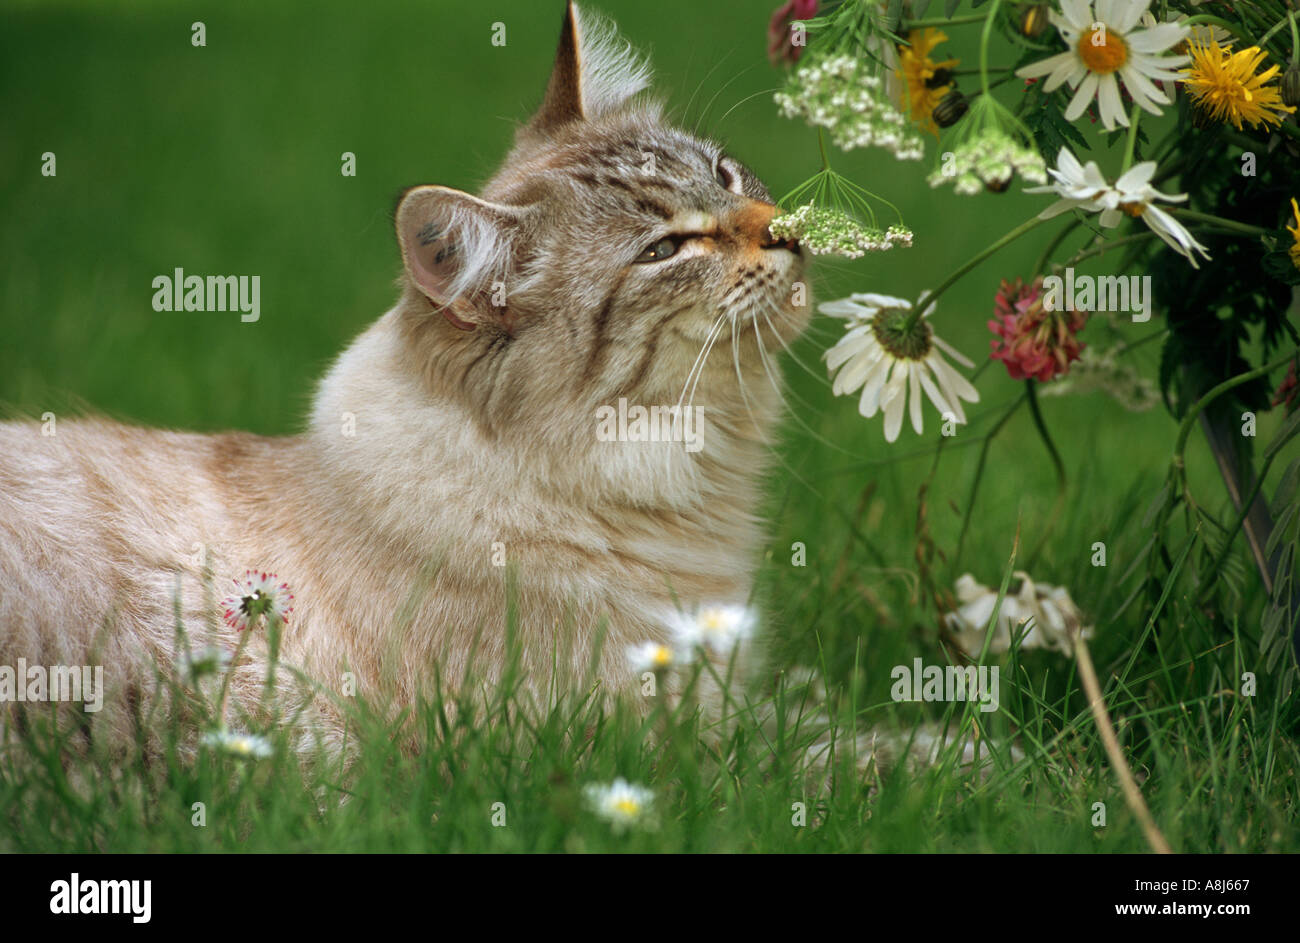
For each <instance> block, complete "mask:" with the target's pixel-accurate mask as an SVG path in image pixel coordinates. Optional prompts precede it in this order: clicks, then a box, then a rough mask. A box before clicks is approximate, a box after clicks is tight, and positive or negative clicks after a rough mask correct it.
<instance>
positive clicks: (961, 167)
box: [926, 128, 1047, 196]
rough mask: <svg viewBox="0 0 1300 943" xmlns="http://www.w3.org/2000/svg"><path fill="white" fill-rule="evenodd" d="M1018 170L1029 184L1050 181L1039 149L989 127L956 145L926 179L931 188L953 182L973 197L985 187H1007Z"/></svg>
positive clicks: (956, 187) (964, 193)
mask: <svg viewBox="0 0 1300 943" xmlns="http://www.w3.org/2000/svg"><path fill="white" fill-rule="evenodd" d="M1017 173H1018V174H1020V176H1021V177H1023V178H1024V179H1025V180H1028V181H1029V182H1030V183H1043V182H1044V181H1046V180H1047V173H1046V167H1045V166H1044V164H1043V158H1042V157H1040V156H1039V154H1038V151H1036V150H1035V149H1034V148H1032V147H1026V146H1025V145H1024V144H1022V143H1021V142H1020V141H1017V140H1016V139H1015V138H1014V137H1012V136H1011V135H1010V134H1007V133H1006V132H1005V131H1001V130H999V129H997V128H988V129H985V130H984V131H983V132H981V133H980V134H974V135H971V136H970V137H969V138H967V139H966V140H965V141H963V142H961V143H960V144H957V145H956V146H954V147H953V149H952V151H950V152H949V154H948V155H945V159H944V161H943V163H941V164H940V166H939V169H938V170H936V171H934V172H933V173H932V174H930V176H929V177H927V178H926V179H927V180H928V182H929V184H930V186H932V187H938V186H942V185H943V184H945V183H952V184H953V188H954V189H955V190H956V191H957V192H958V193H959V194H962V195H963V196H973V195H974V194H976V193H982V192H983V191H984V190H985V189H986V188H988V189H991V190H995V191H996V190H1004V189H1006V187H1007V186H1008V185H1009V184H1010V183H1011V178H1012V176H1013V175H1014V174H1017Z"/></svg>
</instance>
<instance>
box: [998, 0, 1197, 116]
mask: <svg viewBox="0 0 1300 943" xmlns="http://www.w3.org/2000/svg"><path fill="white" fill-rule="evenodd" d="M1150 6H1151V0H1096V4H1095V6H1094V4H1092V3H1089V2H1088V0H1061V12H1060V13H1057V12H1055V11H1052V12H1051V13H1050V14H1049V17H1050V18H1051V21H1052V23H1053V25H1055V26H1056V29H1057V31H1058V32H1059V33H1060V34H1061V38H1062V39H1063V40H1064V41H1065V44H1066V45H1067V46H1069V47H1070V48H1069V49H1068V50H1067V51H1065V52H1062V53H1060V54H1058V55H1055V56H1051V57H1050V58H1047V59H1043V60H1042V61H1040V62H1035V63H1033V64H1032V65H1027V66H1025V67H1024V68H1022V69H1020V70H1019V71H1017V72H1016V75H1018V76H1020V77H1021V78H1025V79H1034V78H1042V77H1044V76H1046V79H1047V80H1046V82H1045V83H1044V86H1043V87H1044V88H1045V89H1046V90H1047V91H1049V92H1052V91H1055V90H1056V89H1057V88H1059V87H1060V86H1061V84H1062V83H1066V82H1068V83H1069V85H1070V88H1072V89H1074V90H1075V93H1074V97H1073V98H1072V99H1070V104H1069V106H1068V107H1067V108H1066V109H1065V117H1066V120H1067V121H1073V120H1074V119H1076V118H1078V117H1079V116H1080V115H1082V114H1083V112H1084V110H1085V109H1086V108H1087V107H1088V104H1089V102H1091V101H1092V100H1093V99H1094V98H1095V99H1096V101H1097V105H1098V110H1099V111H1100V112H1101V123H1102V125H1103V126H1104V127H1105V128H1106V130H1107V131H1113V130H1114V129H1115V126H1116V125H1117V124H1119V125H1123V126H1125V127H1128V123H1129V119H1128V115H1127V114H1125V113H1124V103H1123V101H1122V100H1121V98H1120V91H1119V82H1120V80H1121V79H1122V80H1123V82H1124V90H1125V91H1126V92H1128V94H1129V97H1130V98H1132V99H1133V101H1134V103H1135V104H1136V105H1137V106H1138V107H1139V108H1141V109H1143V110H1144V111H1149V112H1150V113H1151V114H1153V115H1158V114H1160V113H1161V112H1160V106H1161V105H1168V104H1170V99H1169V96H1168V95H1166V94H1165V92H1164V91H1162V90H1161V89H1160V87H1159V86H1157V85H1156V84H1155V83H1156V82H1174V81H1175V80H1177V79H1178V78H1179V76H1178V69H1179V68H1181V67H1182V66H1184V65H1186V64H1187V62H1188V61H1189V60H1188V58H1187V56H1177V55H1168V54H1167V53H1168V51H1169V50H1170V49H1172V48H1173V47H1175V46H1177V45H1178V44H1179V43H1181V42H1183V41H1184V40H1185V39H1187V37H1188V36H1189V35H1190V33H1191V29H1190V28H1189V27H1187V26H1184V25H1182V24H1178V23H1157V24H1156V25H1154V26H1149V27H1145V28H1142V29H1139V28H1138V24H1139V21H1140V20H1141V19H1142V15H1143V14H1144V13H1146V12H1147V9H1148V8H1149V7H1150ZM1094 8H1095V11H1096V15H1095V16H1094V15H1093V14H1094Z"/></svg>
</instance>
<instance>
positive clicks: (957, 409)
mask: <svg viewBox="0 0 1300 943" xmlns="http://www.w3.org/2000/svg"><path fill="white" fill-rule="evenodd" d="M933 307H934V306H933V305H929V306H928V307H927V308H926V309H925V310H923V311H922V312H921V314H920V315H918V316H915V317H914V316H913V309H912V303H911V302H909V301H907V300H906V299H904V298H894V297H892V296H890V295H876V294H869V293H863V294H853V295H850V296H849V297H847V298H841V299H839V300H838V301H828V302H826V303H825V304H823V305H821V306H819V307H818V309H817V310H818V311H820V312H821V313H822V314H829V315H830V316H831V317H835V318H843V319H844V320H845V322H846V324H845V334H844V336H843V337H842V338H840V340H839V341H838V342H837V343H836V344H835V346H834V347H832V348H831V349H830V350H828V351H826V353H825V354H824V355H823V358H824V359H825V360H826V366H827V369H828V370H829V371H830V372H831V373H832V374H834V375H835V381H834V383H833V384H832V387H831V389H832V392H833V393H834V394H835V395H836V396H848V395H849V394H852V393H854V392H855V391H857V390H858V389H859V388H860V389H861V390H862V395H861V396H860V397H859V399H858V412H859V413H861V414H862V415H863V416H864V417H866V418H867V419H870V418H872V417H873V416H875V415H876V413H877V412H881V411H883V412H884V414H885V440H886V441H887V442H893V441H895V440H897V439H898V433H899V431H900V430H901V429H902V426H903V413H904V411H905V409H906V408H907V406H908V399H909V396H910V399H911V405H910V413H911V419H912V428H913V429H914V430H916V433H917V434H918V435H920V434H921V432H922V431H923V427H924V424H923V417H922V403H921V393H922V391H924V393H925V395H926V396H927V397H928V398H929V400H930V402H931V403H933V404H934V407H935V408H936V409H937V410H939V413H940V415H944V414H951V415H952V417H953V418H954V419H955V420H956V421H957V422H960V423H964V422H966V413H965V411H964V410H963V409H962V405H961V401H962V400H966V401H967V402H968V403H977V402H979V398H980V396H979V392H978V391H977V390H976V389H975V387H973V386H972V385H971V383H970V381H969V380H967V379H966V378H965V377H964V376H962V375H961V374H960V373H958V372H957V371H956V370H955V369H954V368H953V367H952V365H951V364H949V363H948V362H947V361H946V360H944V358H943V355H944V354H947V355H948V356H949V357H951V358H952V359H953V360H956V361H957V362H958V363H960V364H961V365H962V366H964V367H967V368H970V367H973V366H974V364H973V363H971V361H969V360H968V359H966V358H965V357H964V356H962V355H961V353H960V352H959V351H957V350H956V349H954V348H953V347H951V346H950V345H948V344H946V343H944V342H943V341H942V340H940V339H939V337H938V336H937V335H935V333H934V328H933V327H931V325H930V323H929V321H927V320H926V318H927V317H928V316H929V314H930V312H931V310H933ZM836 371H839V372H838V373H836Z"/></svg>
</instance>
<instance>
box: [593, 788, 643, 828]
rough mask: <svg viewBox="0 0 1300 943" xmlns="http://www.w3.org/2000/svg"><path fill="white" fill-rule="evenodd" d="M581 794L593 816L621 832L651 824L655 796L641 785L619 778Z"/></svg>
mask: <svg viewBox="0 0 1300 943" xmlns="http://www.w3.org/2000/svg"><path fill="white" fill-rule="evenodd" d="M583 792H584V794H585V795H586V797H587V801H588V802H589V803H590V804H591V807H592V809H593V810H595V812H596V814H597V815H598V816H600V817H601V818H602V819H605V821H607V822H609V824H610V825H611V826H612V827H613V829H614V831H615V832H623V831H626V830H627V829H629V828H632V827H634V826H638V825H641V826H644V825H647V824H648V823H649V821H650V814H651V806H652V804H653V802H654V793H653V792H652V791H651V790H649V789H647V788H646V787H644V786H638V785H635V784H633V783H629V782H628V781H627V780H626V779H623V778H621V777H620V778H618V779H615V780H614V781H613V782H612V783H609V784H608V785H598V784H592V785H589V786H588V787H587V788H586V789H585V790H583Z"/></svg>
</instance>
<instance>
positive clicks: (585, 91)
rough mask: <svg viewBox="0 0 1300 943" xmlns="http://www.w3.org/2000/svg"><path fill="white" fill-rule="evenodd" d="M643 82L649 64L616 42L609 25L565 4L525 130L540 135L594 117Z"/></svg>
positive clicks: (619, 102) (620, 102)
mask: <svg viewBox="0 0 1300 943" xmlns="http://www.w3.org/2000/svg"><path fill="white" fill-rule="evenodd" d="M649 84H650V66H649V64H648V63H647V62H646V61H645V60H644V59H642V58H641V57H640V56H639V55H638V54H637V53H636V52H635V50H633V49H632V47H631V46H630V45H629V44H628V43H626V42H625V41H624V40H622V39H621V38H619V35H618V31H617V30H616V29H615V28H614V24H612V23H610V22H609V21H608V20H604V19H601V18H599V17H597V16H596V15H595V14H593V13H586V12H583V11H581V10H580V9H579V8H578V7H577V6H576V5H575V4H573V3H572V2H570V3H568V4H567V6H566V9H565V12H564V25H563V27H561V29H560V45H559V48H558V49H557V50H556V52H555V68H554V69H553V70H552V72H551V81H550V83H549V84H548V85H547V86H546V98H545V99H544V100H543V101H542V107H541V108H540V109H538V111H537V114H535V115H534V116H533V120H532V121H531V122H529V125H528V126H529V128H531V129H533V130H537V131H546V130H549V129H551V128H555V127H558V126H560V125H562V124H566V123H568V122H570V121H580V120H582V119H583V118H598V117H600V116H601V115H603V114H606V113H608V112H610V111H614V110H616V109H617V108H619V107H620V106H621V105H623V104H624V103H625V102H626V101H627V100H628V99H629V98H631V97H632V96H633V95H635V94H636V93H637V92H639V91H641V90H642V89H644V88H645V87H646V86H647V85H649Z"/></svg>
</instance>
